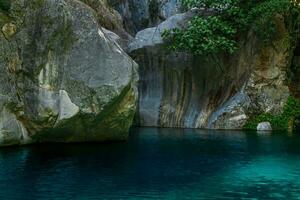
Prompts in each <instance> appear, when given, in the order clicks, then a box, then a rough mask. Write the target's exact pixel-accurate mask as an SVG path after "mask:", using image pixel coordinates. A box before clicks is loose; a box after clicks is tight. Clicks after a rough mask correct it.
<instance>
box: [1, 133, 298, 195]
mask: <svg viewBox="0 0 300 200" xmlns="http://www.w3.org/2000/svg"><path fill="white" fill-rule="evenodd" d="M283 198H285V199H300V136H298V135H297V134H296V135H293V136H288V135H287V134H283V133H276V134H275V133H274V134H266V135H258V134H256V133H255V132H248V133H247V132H239V131H205V130H190V129H187V130H182V129H155V128H135V129H133V130H132V131H131V134H130V138H129V141H128V142H124V143H114V144H97V143H91V144H68V145H61V144H60V145H59V144H47V145H46V144H43V145H35V146H26V147H10V148H2V149H0V199H8V200H10V199H13V200H18V199H283Z"/></svg>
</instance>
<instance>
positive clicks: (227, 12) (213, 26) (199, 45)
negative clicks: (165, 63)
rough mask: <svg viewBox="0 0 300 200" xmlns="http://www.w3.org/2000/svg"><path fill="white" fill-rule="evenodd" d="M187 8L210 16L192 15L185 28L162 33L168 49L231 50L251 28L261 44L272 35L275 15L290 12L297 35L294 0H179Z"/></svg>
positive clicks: (299, 9) (299, 19) (299, 8)
mask: <svg viewBox="0 0 300 200" xmlns="http://www.w3.org/2000/svg"><path fill="white" fill-rule="evenodd" d="M182 2H183V5H185V6H186V7H187V8H191V7H195V6H196V7H201V8H205V9H206V10H207V11H212V12H211V16H208V17H202V16H196V17H195V18H194V19H193V20H191V21H190V23H189V26H188V28H187V29H186V30H179V29H174V30H172V31H165V32H164V33H163V37H164V39H166V40H167V41H170V49H172V50H175V51H178V50H183V51H190V52H192V53H194V54H216V53H222V52H226V53H234V52H235V51H236V50H237V48H238V40H239V39H240V38H241V37H244V36H246V35H247V33H248V32H249V30H250V29H252V30H253V31H254V32H255V33H256V35H257V36H258V37H259V38H260V40H261V41H262V43H263V44H268V43H270V42H271V41H273V40H274V39H275V37H276V30H277V29H276V17H275V16H276V15H282V16H291V17H292V21H293V25H291V26H293V27H292V28H291V30H293V31H294V32H295V34H297V35H299V30H300V28H299V27H300V17H299V16H300V5H299V1H298V0H297V1H295V0H247V1H245V0H182Z"/></svg>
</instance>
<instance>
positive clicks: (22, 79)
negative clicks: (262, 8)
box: [0, 0, 300, 145]
mask: <svg viewBox="0 0 300 200" xmlns="http://www.w3.org/2000/svg"><path fill="white" fill-rule="evenodd" d="M179 2H180V1H179V0H142V1H137V0H124V1H113V0H81V1H79V0H25V1H9V0H4V1H1V2H0V28H1V32H0V73H1V74H2V75H1V76H0V83H1V85H0V145H11V144H24V143H32V142H49V141H54V142H78V141H104V140H120V139H125V138H126V137H127V132H128V129H129V127H130V126H131V125H132V120H133V117H134V115H135V124H137V125H140V126H157V127H185V128H213V129H241V128H242V127H243V126H244V124H245V122H246V121H247V120H248V119H249V118H250V117H252V116H255V115H257V114H259V113H275V114H276V113H280V112H281V111H282V109H283V106H284V104H285V102H286V100H287V98H288V96H289V95H290V93H292V94H293V95H295V96H297V95H298V96H299V90H298V89H297V87H298V85H299V83H300V80H299V78H298V77H299V74H300V73H299V70H298V69H299V67H297V66H299V63H300V62H299V55H300V53H299V52H300V51H299V49H300V45H298V46H297V47H296V49H293V46H292V43H291V40H290V39H289V38H290V35H289V31H288V30H287V28H286V26H285V23H284V20H283V18H282V17H280V16H277V37H276V39H275V40H274V41H273V42H272V45H270V46H267V47H266V46H262V45H261V44H260V42H259V40H258V39H257V38H256V36H255V35H254V34H253V33H251V32H250V33H249V35H248V38H246V39H245V40H241V41H240V46H239V51H238V52H237V53H235V54H234V55H212V56H194V55H191V54H188V53H183V52H178V53H175V52H171V51H170V50H168V49H167V45H166V42H165V41H164V40H163V39H162V37H161V34H162V32H163V31H164V30H165V29H169V30H171V29H173V28H180V29H184V28H185V27H186V26H187V24H188V21H189V20H190V19H192V18H193V17H194V16H196V15H207V13H205V12H207V11H204V10H199V9H192V10H191V11H188V12H186V13H181V14H178V13H180V12H181V6H180V3H179ZM109 5H111V6H112V7H113V8H115V9H116V10H117V11H119V13H118V12H117V11H116V10H114V9H113V8H112V7H109ZM103 27H104V28H103ZM298 43H299V42H298ZM120 46H122V47H123V49H124V50H125V51H127V52H128V53H129V54H130V56H131V57H132V58H133V59H134V60H136V61H137V62H138V64H139V69H138V66H137V64H136V63H135V61H133V59H132V58H130V57H129V56H128V55H127V54H126V53H125V51H124V50H123V49H122V48H121V47H120ZM288 72H289V73H292V74H293V76H292V77H289V78H290V79H292V83H293V84H288V81H287V79H288V76H287V73H288ZM139 76H140V81H139V82H138V77H139ZM137 88H138V89H137ZM138 91H139V95H138ZM137 102H138V103H137ZM136 104H137V105H138V107H137V110H136Z"/></svg>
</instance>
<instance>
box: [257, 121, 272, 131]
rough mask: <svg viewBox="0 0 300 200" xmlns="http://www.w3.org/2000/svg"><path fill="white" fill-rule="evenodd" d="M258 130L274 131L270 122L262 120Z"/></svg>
mask: <svg viewBox="0 0 300 200" xmlns="http://www.w3.org/2000/svg"><path fill="white" fill-rule="evenodd" d="M256 129H257V131H272V126H271V124H270V122H261V123H259V124H258V125H257V128H256Z"/></svg>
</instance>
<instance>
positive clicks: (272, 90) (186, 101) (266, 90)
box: [129, 10, 292, 129]
mask: <svg viewBox="0 0 300 200" xmlns="http://www.w3.org/2000/svg"><path fill="white" fill-rule="evenodd" d="M199 12H200V13H199ZM196 14H202V15H205V14H206V13H203V12H201V11H199V10H193V11H190V12H188V13H184V14H177V15H174V16H172V17H170V18H168V19H167V20H166V21H164V22H162V23H161V24H159V25H158V26H157V27H153V28H147V29H145V30H142V31H140V32H138V33H137V34H136V37H135V40H134V41H133V42H132V43H131V44H130V45H129V49H130V54H131V55H132V57H133V58H134V59H136V61H137V62H138V63H139V66H140V68H139V74H140V85H139V106H138V113H137V117H136V122H137V124H138V125H141V126H159V127H161V126H162V127H186V128H212V129H241V128H242V127H243V126H244V124H245V122H246V121H247V119H248V118H249V117H251V116H254V115H256V114H259V113H263V112H271V113H279V112H281V111H282V108H283V105H284V103H285V102H286V100H287V98H288V96H289V88H288V87H287V85H286V72H287V68H288V66H289V62H290V59H291V54H292V52H291V51H290V50H289V49H291V48H290V43H289V41H288V40H287V38H288V37H287V36H288V31H287V30H286V28H285V26H284V22H283V19H282V18H280V17H278V20H277V23H278V39H277V40H276V41H274V42H273V44H274V45H273V46H274V47H270V46H269V47H262V46H261V44H260V43H259V42H258V39H257V38H256V37H255V35H253V34H252V33H250V34H249V36H248V38H247V40H246V41H240V45H241V46H240V50H239V51H238V53H236V54H235V55H233V56H230V55H216V56H215V57H205V56H202V57H199V56H192V55H189V54H185V53H172V52H170V51H169V50H168V49H166V48H165V43H164V41H163V40H162V38H161V33H162V32H163V30H164V29H172V28H175V27H177V28H184V26H185V25H186V21H188V20H189V19H190V18H191V17H193V16H195V15H196Z"/></svg>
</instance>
